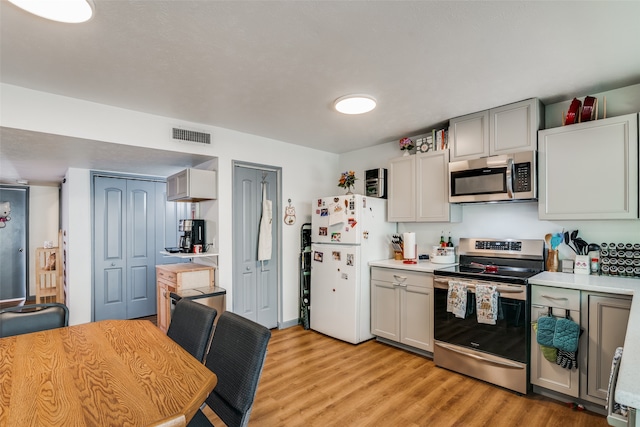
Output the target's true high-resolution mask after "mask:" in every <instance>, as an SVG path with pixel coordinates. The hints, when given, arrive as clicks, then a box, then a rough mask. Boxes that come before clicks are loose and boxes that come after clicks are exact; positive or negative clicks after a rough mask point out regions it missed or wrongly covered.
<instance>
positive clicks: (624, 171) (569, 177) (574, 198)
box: [538, 114, 638, 220]
mask: <svg viewBox="0 0 640 427" xmlns="http://www.w3.org/2000/svg"><path fill="white" fill-rule="evenodd" d="M538 138H539V140H540V143H539V152H538V168H539V173H538V177H539V185H538V189H539V190H538V191H539V201H538V217H539V218H540V219H545V220H573V219H585V220H590V219H634V218H638V115H637V114H628V115H625V116H619V117H613V118H609V119H604V120H596V121H592V122H585V123H579V124H575V125H569V126H563V127H559V128H553V129H545V130H542V131H540V132H539V134H538Z"/></svg>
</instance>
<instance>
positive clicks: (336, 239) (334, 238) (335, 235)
mask: <svg viewBox="0 0 640 427" xmlns="http://www.w3.org/2000/svg"><path fill="white" fill-rule="evenodd" d="M341 238H342V235H341V234H340V233H331V241H332V242H339V241H340V239H341Z"/></svg>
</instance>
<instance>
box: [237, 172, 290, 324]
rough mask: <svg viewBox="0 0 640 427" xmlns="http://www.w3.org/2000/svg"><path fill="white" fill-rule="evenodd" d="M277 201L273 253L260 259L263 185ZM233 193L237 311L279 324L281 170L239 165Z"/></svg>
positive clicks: (273, 200) (250, 316) (260, 320)
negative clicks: (279, 174) (279, 194)
mask: <svg viewBox="0 0 640 427" xmlns="http://www.w3.org/2000/svg"><path fill="white" fill-rule="evenodd" d="M263 174H264V185H265V186H266V189H267V199H268V200H271V201H272V202H273V222H272V242H271V245H272V248H273V250H272V256H271V259H270V260H269V261H265V262H264V266H263V265H261V262H260V261H258V232H259V225H260V218H261V216H262V185H263ZM233 180H234V195H233V242H234V243H233V259H234V261H233V264H234V272H233V311H234V312H235V313H238V314H240V315H241V316H244V317H246V318H248V319H251V320H253V321H255V322H258V323H260V324H261V325H264V326H265V327H267V328H275V327H277V326H278V264H279V251H278V239H277V236H278V234H279V227H280V221H279V218H278V215H279V214H278V209H277V204H278V203H277V188H276V186H277V174H276V172H273V171H261V170H257V169H253V168H245V167H241V166H236V167H235V168H234V178H233Z"/></svg>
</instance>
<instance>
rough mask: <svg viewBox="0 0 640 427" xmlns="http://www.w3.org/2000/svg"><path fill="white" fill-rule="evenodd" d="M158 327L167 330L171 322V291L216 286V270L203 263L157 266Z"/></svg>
mask: <svg viewBox="0 0 640 427" xmlns="http://www.w3.org/2000/svg"><path fill="white" fill-rule="evenodd" d="M156 282H157V290H156V292H157V298H158V300H157V304H158V306H157V322H158V328H160V329H161V330H162V331H163V332H167V329H168V327H169V323H170V322H171V298H170V295H169V294H170V293H171V292H180V291H183V290H185V289H195V288H203V287H213V286H214V270H213V267H209V266H206V265H202V264H195V263H182V264H165V265H157V266H156Z"/></svg>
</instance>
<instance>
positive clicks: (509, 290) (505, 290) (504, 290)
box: [433, 279, 524, 294]
mask: <svg viewBox="0 0 640 427" xmlns="http://www.w3.org/2000/svg"><path fill="white" fill-rule="evenodd" d="M462 283H465V282H462ZM433 285H434V287H435V288H438V289H449V280H443V279H435V280H434V281H433ZM467 290H468V291H471V292H474V293H475V290H476V285H475V284H467ZM496 291H498V293H501V294H521V293H523V292H524V288H523V287H521V286H518V287H509V286H496Z"/></svg>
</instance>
